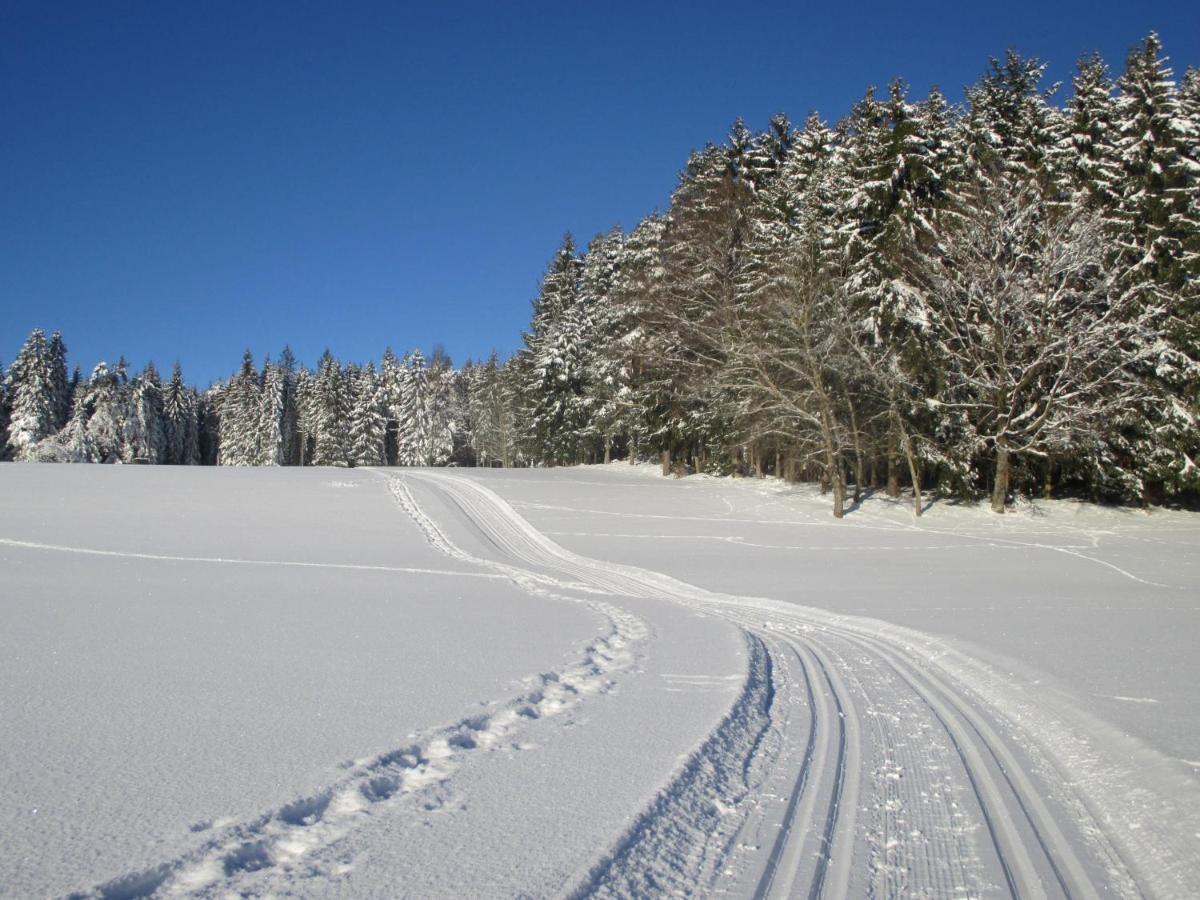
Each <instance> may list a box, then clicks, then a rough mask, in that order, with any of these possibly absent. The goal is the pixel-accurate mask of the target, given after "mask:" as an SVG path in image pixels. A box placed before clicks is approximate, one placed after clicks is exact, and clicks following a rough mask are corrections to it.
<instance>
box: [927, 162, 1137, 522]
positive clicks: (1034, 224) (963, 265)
mask: <svg viewBox="0 0 1200 900" xmlns="http://www.w3.org/2000/svg"><path fill="white" fill-rule="evenodd" d="M997 188H1001V189H997ZM969 201H970V204H971V208H972V209H973V210H974V214H973V215H972V216H971V217H970V219H969V221H964V222H963V223H961V224H960V225H958V226H957V227H954V228H948V229H946V231H945V233H944V234H943V236H942V239H941V242H940V248H941V252H940V253H938V254H936V255H935V254H926V255H923V256H920V257H916V256H914V259H913V267H912V270H911V271H910V273H909V274H910V277H911V280H912V283H913V284H914V285H915V286H916V287H915V289H916V290H919V291H920V292H921V293H922V294H923V296H924V304H925V307H926V310H927V315H928V330H929V334H930V338H931V340H932V341H933V343H934V347H935V352H936V353H937V355H938V358H940V359H941V360H942V364H943V370H944V378H945V380H946V382H947V384H948V385H950V387H949V388H948V389H947V390H946V391H945V392H944V393H943V395H942V398H943V399H941V400H940V401H939V402H942V403H945V404H946V405H947V406H950V407H952V408H956V409H958V410H960V411H961V412H962V413H963V414H964V415H965V416H966V418H967V420H968V421H969V423H970V431H969V432H968V433H967V434H966V435H965V436H964V440H966V441H967V442H968V446H966V447H964V448H961V450H960V452H961V453H963V454H966V455H976V456H977V455H979V454H980V453H987V454H990V456H991V458H992V460H993V472H992V508H993V509H994V510H995V511H996V512H1003V511H1004V508H1005V504H1006V502H1007V500H1008V495H1009V489H1010V475H1011V471H1012V464H1013V461H1014V459H1018V458H1020V459H1024V458H1029V457H1032V458H1036V459H1045V458H1046V457H1047V456H1049V455H1056V456H1061V455H1064V454H1067V453H1070V452H1073V451H1075V452H1077V451H1078V448H1080V447H1082V446H1085V445H1087V444H1088V442H1090V441H1093V440H1094V436H1095V434H1096V433H1097V432H1098V431H1099V430H1101V429H1103V428H1104V427H1105V426H1106V423H1107V422H1109V421H1111V420H1113V419H1119V418H1122V417H1124V416H1125V415H1127V414H1128V413H1129V411H1130V410H1131V409H1133V408H1134V407H1135V405H1136V404H1137V402H1138V397H1139V391H1140V390H1141V383H1140V382H1139V381H1138V380H1137V379H1135V378H1133V377H1131V375H1130V373H1129V367H1128V362H1129V360H1130V359H1137V358H1140V357H1141V356H1143V355H1144V354H1146V353H1148V352H1151V351H1152V347H1150V346H1148V344H1150V343H1152V341H1153V331H1152V329H1150V328H1149V327H1147V326H1148V325H1149V323H1148V322H1147V319H1146V317H1145V316H1144V315H1142V314H1140V313H1139V312H1138V310H1136V309H1134V308H1131V307H1132V305H1131V304H1130V302H1129V301H1128V295H1127V294H1122V293H1121V292H1119V291H1116V290H1114V288H1113V284H1112V278H1111V276H1110V274H1109V273H1108V270H1107V268H1106V266H1105V264H1104V262H1105V253H1106V250H1107V246H1106V240H1105V234H1104V227H1103V221H1102V219H1101V218H1100V216H1099V215H1098V214H1097V213H1095V212H1093V211H1089V210H1086V209H1083V208H1081V207H1073V208H1071V209H1070V210H1069V211H1068V212H1066V213H1065V214H1064V215H1060V216H1057V217H1048V216H1046V215H1045V205H1046V198H1045V197H1044V196H1043V195H1042V194H1041V188H1040V187H1039V186H1038V185H1037V184H1036V182H1035V181H1033V180H1032V179H1030V178H1028V177H1021V176H1013V175H1008V176H1002V177H998V178H997V179H995V180H992V181H991V182H990V183H989V184H987V185H984V184H982V183H980V184H978V185H976V186H975V190H974V192H973V193H971V194H969Z"/></svg>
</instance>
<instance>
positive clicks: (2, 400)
mask: <svg viewBox="0 0 1200 900" xmlns="http://www.w3.org/2000/svg"><path fill="white" fill-rule="evenodd" d="M0 375H4V362H3V361H0ZM10 406H11V404H10V402H9V398H8V378H7V376H6V377H0V459H4V458H5V456H6V454H7V450H8V418H9V412H10Z"/></svg>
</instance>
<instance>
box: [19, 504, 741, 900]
mask: <svg viewBox="0 0 1200 900" xmlns="http://www.w3.org/2000/svg"><path fill="white" fill-rule="evenodd" d="M393 493H394V496H395V498H396V500H397V503H398V504H399V505H400V507H401V508H402V509H403V510H404V511H405V512H407V513H408V514H409V515H410V516H411V517H412V519H413V520H414V522H415V523H416V525H417V527H418V528H419V529H420V530H421V531H422V533H423V534H424V535H425V537H426V539H427V540H428V541H429V542H430V543H431V544H432V545H433V546H434V547H436V548H437V549H439V550H441V551H442V552H443V553H445V554H446V555H447V556H450V557H451V558H453V559H455V560H458V561H460V562H465V563H469V564H472V565H475V566H483V567H485V568H487V569H492V570H494V571H493V572H491V573H479V572H471V573H467V574H471V575H475V576H479V575H480V574H484V575H485V576H488V577H496V578H505V579H508V580H511V581H513V582H515V583H516V584H517V585H518V586H519V587H521V588H522V589H524V590H526V591H529V592H532V593H534V594H536V595H538V596H542V597H547V598H549V599H554V600H561V601H564V602H570V603H581V602H582V603H584V604H585V605H586V606H588V607H589V608H590V609H592V610H593V611H594V612H596V613H598V614H599V615H600V617H601V618H602V619H603V620H604V621H605V622H606V623H607V630H606V631H605V632H604V633H602V634H601V635H600V636H598V637H596V638H595V639H593V640H592V641H591V642H590V643H589V644H588V645H587V646H586V647H585V648H584V651H583V655H582V657H581V658H580V659H578V660H577V661H576V662H575V663H574V664H571V665H568V666H566V667H564V668H563V669H561V670H556V671H550V672H542V673H539V674H536V675H531V676H528V677H526V678H525V679H524V680H523V688H524V689H523V690H522V691H521V693H519V694H517V695H516V696H515V697H512V698H509V699H508V700H507V701H505V702H503V703H500V704H495V703H493V704H491V705H490V706H489V707H488V708H487V709H486V710H484V711H481V712H477V713H474V714H472V715H468V716H466V717H464V718H463V719H461V720H459V721H457V722H455V723H453V724H451V725H448V726H445V727H442V728H439V729H435V730H432V731H429V732H426V733H424V734H422V735H417V736H415V738H414V739H413V741H412V742H411V743H409V744H406V745H404V746H402V747H397V748H395V749H392V750H389V751H387V752H385V753H382V754H380V755H378V756H376V757H374V758H370V759H365V760H354V761H351V762H349V763H346V764H344V766H343V768H344V769H346V770H347V772H346V774H344V775H343V776H342V777H341V778H339V779H337V780H336V781H335V782H334V783H332V784H330V785H329V786H327V787H326V788H324V789H322V790H320V791H317V792H315V793H313V794H311V795H308V796H304V797H298V798H295V799H294V800H292V801H290V802H288V803H285V804H284V805H282V806H280V807H279V808H277V809H274V810H271V811H269V812H266V813H263V814H261V815H258V816H254V817H252V818H250V819H247V820H244V821H239V822H232V823H231V822H222V823H219V824H218V825H214V823H210V822H201V823H197V824H196V825H194V826H193V827H192V830H193V831H194V832H197V833H203V832H208V831H213V832H214V833H213V835H212V836H211V837H209V838H208V839H207V840H205V841H203V842H202V843H201V844H200V845H199V846H198V847H197V848H195V849H193V850H191V851H189V852H186V853H184V854H181V855H179V856H177V857H175V858H173V859H168V860H165V861H163V862H161V863H159V864H157V865H154V866H151V867H149V868H143V869H139V870H137V871H133V872H128V873H125V874H123V875H118V876H117V877H114V878H110V879H108V880H106V881H104V882H102V883H100V884H98V885H96V886H94V887H92V888H90V889H85V890H82V891H77V892H74V893H71V894H69V895H68V897H69V898H70V900H138V898H147V897H177V896H229V895H238V891H239V887H238V883H239V880H240V879H241V878H243V877H245V876H253V877H254V878H255V879H256V882H255V885H254V886H253V887H252V888H251V890H250V892H249V894H250V895H251V896H259V895H261V894H262V893H263V891H262V890H261V881H262V879H263V877H264V875H265V876H270V875H272V874H276V875H278V876H280V879H281V880H282V881H284V882H285V883H286V881H287V880H288V878H289V877H291V876H293V875H295V874H296V873H297V872H303V873H304V875H302V877H306V876H308V875H318V876H319V875H326V874H328V873H325V872H322V871H307V872H306V871H305V866H306V862H305V859H304V858H305V857H309V856H311V855H312V854H313V853H314V851H317V850H319V849H322V848H325V847H329V846H331V845H333V844H335V843H337V842H338V841H339V840H341V839H342V838H343V837H345V836H346V835H347V834H349V833H350V832H351V831H352V830H353V829H355V828H358V827H363V826H366V825H368V824H369V823H370V821H371V819H372V818H373V817H374V816H377V815H379V814H381V813H394V814H395V813H398V814H404V812H405V804H407V805H408V807H409V808H412V809H419V808H420V807H421V804H422V803H423V802H424V801H425V798H427V797H430V795H431V794H432V792H433V791H434V790H435V789H436V788H438V787H439V786H440V785H443V784H444V783H445V782H447V781H449V780H450V779H451V778H452V777H453V775H454V774H455V772H456V771H457V770H458V769H459V768H461V767H462V766H463V765H464V764H466V763H467V762H469V761H470V760H471V759H472V758H474V757H478V756H479V755H481V754H483V753H486V752H488V751H490V750H492V749H494V748H500V747H504V746H509V745H515V743H516V742H517V739H518V737H519V734H520V732H521V730H522V728H523V727H524V726H526V725H528V724H529V723H531V722H533V721H536V720H541V719H546V718H550V717H553V716H557V715H559V714H561V713H564V712H567V711H570V710H572V709H574V708H575V707H577V706H579V705H580V704H581V703H583V702H585V701H586V700H587V698H588V697H591V696H594V695H598V694H605V693H608V692H609V691H611V690H612V688H613V687H614V685H615V683H616V681H615V679H616V678H617V677H618V676H619V675H620V674H621V673H622V672H625V671H627V670H630V669H633V668H634V667H635V666H636V664H637V659H638V655H639V652H640V650H639V646H640V645H641V644H642V643H643V642H644V641H645V640H646V638H647V637H648V636H649V629H648V627H647V626H646V624H645V623H644V622H643V621H642V620H641V619H639V618H638V617H637V616H636V615H634V614H632V613H630V612H629V611H627V610H625V609H622V608H620V607H618V606H614V605H612V604H610V603H606V602H604V601H603V600H601V599H598V598H596V597H589V598H587V599H584V600H580V599H578V598H576V597H572V596H568V595H565V594H561V593H556V592H555V591H553V590H552V589H551V588H552V587H553V586H558V587H560V588H561V587H575V588H579V587H580V586H579V585H568V584H566V583H564V582H562V581H558V580H555V579H553V578H549V577H546V576H539V575H537V574H535V573H532V572H527V571H524V570H522V569H520V568H517V567H513V566H508V565H503V564H499V563H495V562H493V561H490V560H484V559H481V558H479V557H475V556H473V555H472V554H469V553H467V552H466V551H464V550H462V549H460V548H459V547H458V546H457V545H455V544H454V543H453V542H452V541H451V540H450V539H449V538H447V537H446V536H445V534H444V533H443V532H442V531H441V529H439V528H438V527H437V525H435V524H434V523H433V521H432V520H430V519H429V518H428V517H427V516H426V515H425V514H424V512H423V511H422V510H421V509H420V508H419V507H418V506H417V505H416V503H415V501H414V500H413V499H412V496H411V493H409V492H408V490H407V488H406V487H404V486H403V485H396V484H393ZM39 549H42V548H39ZM48 549H60V548H48ZM81 552H100V553H101V554H102V555H118V554H109V553H107V552H103V551H81ZM152 558H156V559H157V558H162V557H152ZM202 561H210V560H202ZM212 561H219V562H230V561H227V560H212ZM232 562H244V561H242V560H232ZM371 568H380V569H383V570H384V571H401V572H409V571H410V570H405V569H385V568H384V567H371ZM412 571H414V572H418V573H420V574H424V573H427V572H433V573H434V574H450V573H442V572H440V570H424V569H422V570H412ZM592 593H595V592H594V591H593V592H592ZM743 693H746V692H745V691H744V692H743ZM434 802H436V800H435V801H434ZM282 889H283V890H284V892H288V888H287V887H286V884H285V886H284V887H283V888H282ZM266 893H268V894H271V893H273V892H272V891H267V892H266Z"/></svg>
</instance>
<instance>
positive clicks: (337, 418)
mask: <svg viewBox="0 0 1200 900" xmlns="http://www.w3.org/2000/svg"><path fill="white" fill-rule="evenodd" d="M345 382H346V379H345V378H344V377H343V373H342V370H341V366H340V365H339V364H338V361H337V360H336V359H334V358H333V354H332V353H330V352H329V351H328V350H326V351H325V353H324V354H323V355H322V356H321V361H320V363H319V364H318V366H317V374H316V379H315V383H314V385H313V418H314V422H313V427H314V442H313V457H312V462H313V465H314V466H348V465H349V464H350V454H349V448H348V447H347V431H348V427H349V419H350V409H349V391H348V389H347V386H346V383H345Z"/></svg>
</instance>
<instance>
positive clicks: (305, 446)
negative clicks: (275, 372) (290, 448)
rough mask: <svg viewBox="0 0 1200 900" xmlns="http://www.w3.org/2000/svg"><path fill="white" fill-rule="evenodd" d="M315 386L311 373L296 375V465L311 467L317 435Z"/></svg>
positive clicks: (305, 371)
mask: <svg viewBox="0 0 1200 900" xmlns="http://www.w3.org/2000/svg"><path fill="white" fill-rule="evenodd" d="M317 418H318V417H317V402H316V384H315V382H314V381H313V375H312V372H310V371H309V370H308V369H306V368H305V367H304V366H301V367H300V369H299V371H298V372H297V373H296V445H297V446H296V460H297V461H296V465H299V466H311V465H312V458H313V446H314V443H315V442H316V434H317Z"/></svg>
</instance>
